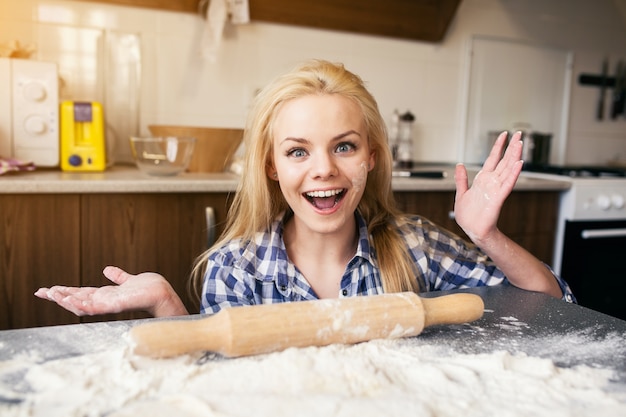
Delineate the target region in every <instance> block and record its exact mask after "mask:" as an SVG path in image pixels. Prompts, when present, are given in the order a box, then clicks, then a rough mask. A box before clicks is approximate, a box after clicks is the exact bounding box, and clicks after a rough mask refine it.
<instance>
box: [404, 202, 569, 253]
mask: <svg viewBox="0 0 626 417" xmlns="http://www.w3.org/2000/svg"><path fill="white" fill-rule="evenodd" d="M395 196H396V200H397V202H398V206H399V207H400V208H401V209H402V210H403V211H405V212H407V213H414V214H419V215H421V216H424V217H426V218H428V219H429V220H431V221H433V222H435V223H436V224H438V225H440V226H442V227H444V228H446V229H448V230H450V231H452V232H454V233H456V234H458V235H459V236H462V237H464V238H466V239H468V238H467V235H465V233H464V232H463V231H462V230H461V228H460V227H459V226H458V225H457V224H456V222H455V221H454V219H453V216H451V213H452V210H453V208H454V192H452V191H442V192H396V193H395ZM558 207H559V193H558V192H557V191H516V192H514V193H512V194H511V195H510V196H509V197H508V199H507V200H506V202H505V203H504V206H503V207H502V211H501V213H500V219H499V222H498V227H499V228H500V230H502V231H503V232H504V233H505V234H506V235H507V236H509V237H510V238H511V239H513V240H514V241H516V242H517V243H519V244H520V245H521V246H522V247H524V248H526V249H527V250H528V251H530V252H531V253H532V254H533V255H535V256H536V257H537V258H539V259H540V260H542V261H543V262H545V263H547V264H548V265H550V264H551V263H552V254H553V251H554V249H553V248H554V239H555V236H556V227H557V215H558Z"/></svg>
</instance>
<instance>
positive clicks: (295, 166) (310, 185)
mask: <svg viewBox="0 0 626 417" xmlns="http://www.w3.org/2000/svg"><path fill="white" fill-rule="evenodd" d="M273 132H274V137H273V145H274V151H273V155H272V158H273V164H272V165H271V166H270V167H268V171H267V174H268V175H269V177H270V179H272V180H275V181H278V182H279V184H280V188H281V191H282V193H283V195H284V197H285V199H286V201H287V204H289V206H290V207H291V209H292V210H293V212H294V219H295V222H296V227H297V228H298V230H299V229H300V228H301V227H304V228H306V229H308V230H309V231H311V232H316V233H336V232H344V231H346V232H347V231H349V230H351V228H352V229H353V228H354V211H355V210H356V207H357V205H358V203H359V201H360V200H361V197H362V196H363V192H364V190H365V183H366V180H367V174H368V172H369V171H370V170H371V169H372V168H373V167H374V163H375V155H374V152H373V151H371V150H370V147H369V141H368V137H367V130H366V127H365V121H364V119H363V114H362V112H361V110H360V108H359V106H358V105H357V104H356V103H355V102H353V101H351V100H350V99H347V98H345V97H342V96H339V95H328V94H327V95H308V96H304V97H300V98H297V99H293V100H289V101H287V102H285V103H283V105H282V107H281V109H280V110H279V111H278V114H277V115H276V119H275V121H274V125H273Z"/></svg>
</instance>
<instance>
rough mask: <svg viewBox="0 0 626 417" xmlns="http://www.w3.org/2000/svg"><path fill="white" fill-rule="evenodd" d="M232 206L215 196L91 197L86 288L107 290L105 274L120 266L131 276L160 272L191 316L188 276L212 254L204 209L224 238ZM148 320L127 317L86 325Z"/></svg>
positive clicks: (86, 210)
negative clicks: (201, 257) (206, 253)
mask: <svg viewBox="0 0 626 417" xmlns="http://www.w3.org/2000/svg"><path fill="white" fill-rule="evenodd" d="M228 205H229V200H228V194H227V193H210V194H86V195H83V196H82V214H81V244H82V247H81V251H82V268H81V270H82V274H81V275H82V285H86V286H102V285H106V284H107V280H106V278H105V277H104V276H103V275H102V269H103V268H104V267H105V266H107V265H115V266H119V267H120V268H122V269H124V270H126V271H127V272H129V273H131V274H137V273H140V272H146V271H151V272H158V273H160V274H161V275H163V276H164V277H166V278H167V279H168V280H169V281H170V283H171V284H172V286H173V287H174V289H175V290H176V292H177V293H178V294H179V296H181V298H182V299H183V301H184V302H185V304H186V306H187V308H188V309H189V311H190V312H197V311H198V303H197V300H196V299H195V297H193V296H191V295H190V291H189V289H190V288H189V285H188V282H189V274H190V272H191V268H192V266H193V262H194V260H195V258H196V257H197V256H198V255H200V254H201V253H202V252H203V251H204V250H205V249H206V248H207V224H206V217H205V208H206V207H213V209H214V212H215V217H216V223H217V234H219V233H221V231H222V229H223V226H224V221H225V218H226V213H227V210H228ZM142 317H147V315H146V314H144V313H124V314H116V315H111V316H100V317H97V318H85V319H84V321H94V320H115V319H130V318H142Z"/></svg>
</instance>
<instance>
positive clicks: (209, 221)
mask: <svg viewBox="0 0 626 417" xmlns="http://www.w3.org/2000/svg"><path fill="white" fill-rule="evenodd" d="M204 215H205V217H206V229H207V247H209V248H210V247H211V246H213V244H214V243H215V210H213V207H206V208H205V209H204Z"/></svg>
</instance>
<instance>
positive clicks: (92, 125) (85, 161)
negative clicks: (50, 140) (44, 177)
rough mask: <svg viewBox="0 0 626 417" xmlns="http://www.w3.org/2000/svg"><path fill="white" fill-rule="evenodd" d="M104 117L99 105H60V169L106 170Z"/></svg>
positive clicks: (73, 103) (88, 103) (91, 103)
mask: <svg viewBox="0 0 626 417" xmlns="http://www.w3.org/2000/svg"><path fill="white" fill-rule="evenodd" d="M105 149H106V144H105V141H104V116H103V113H102V105H101V104H100V103H98V102H95V101H91V102H79V101H64V102H63V103H62V104H61V169H62V170H63V171H104V169H105V168H106V150H105Z"/></svg>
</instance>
